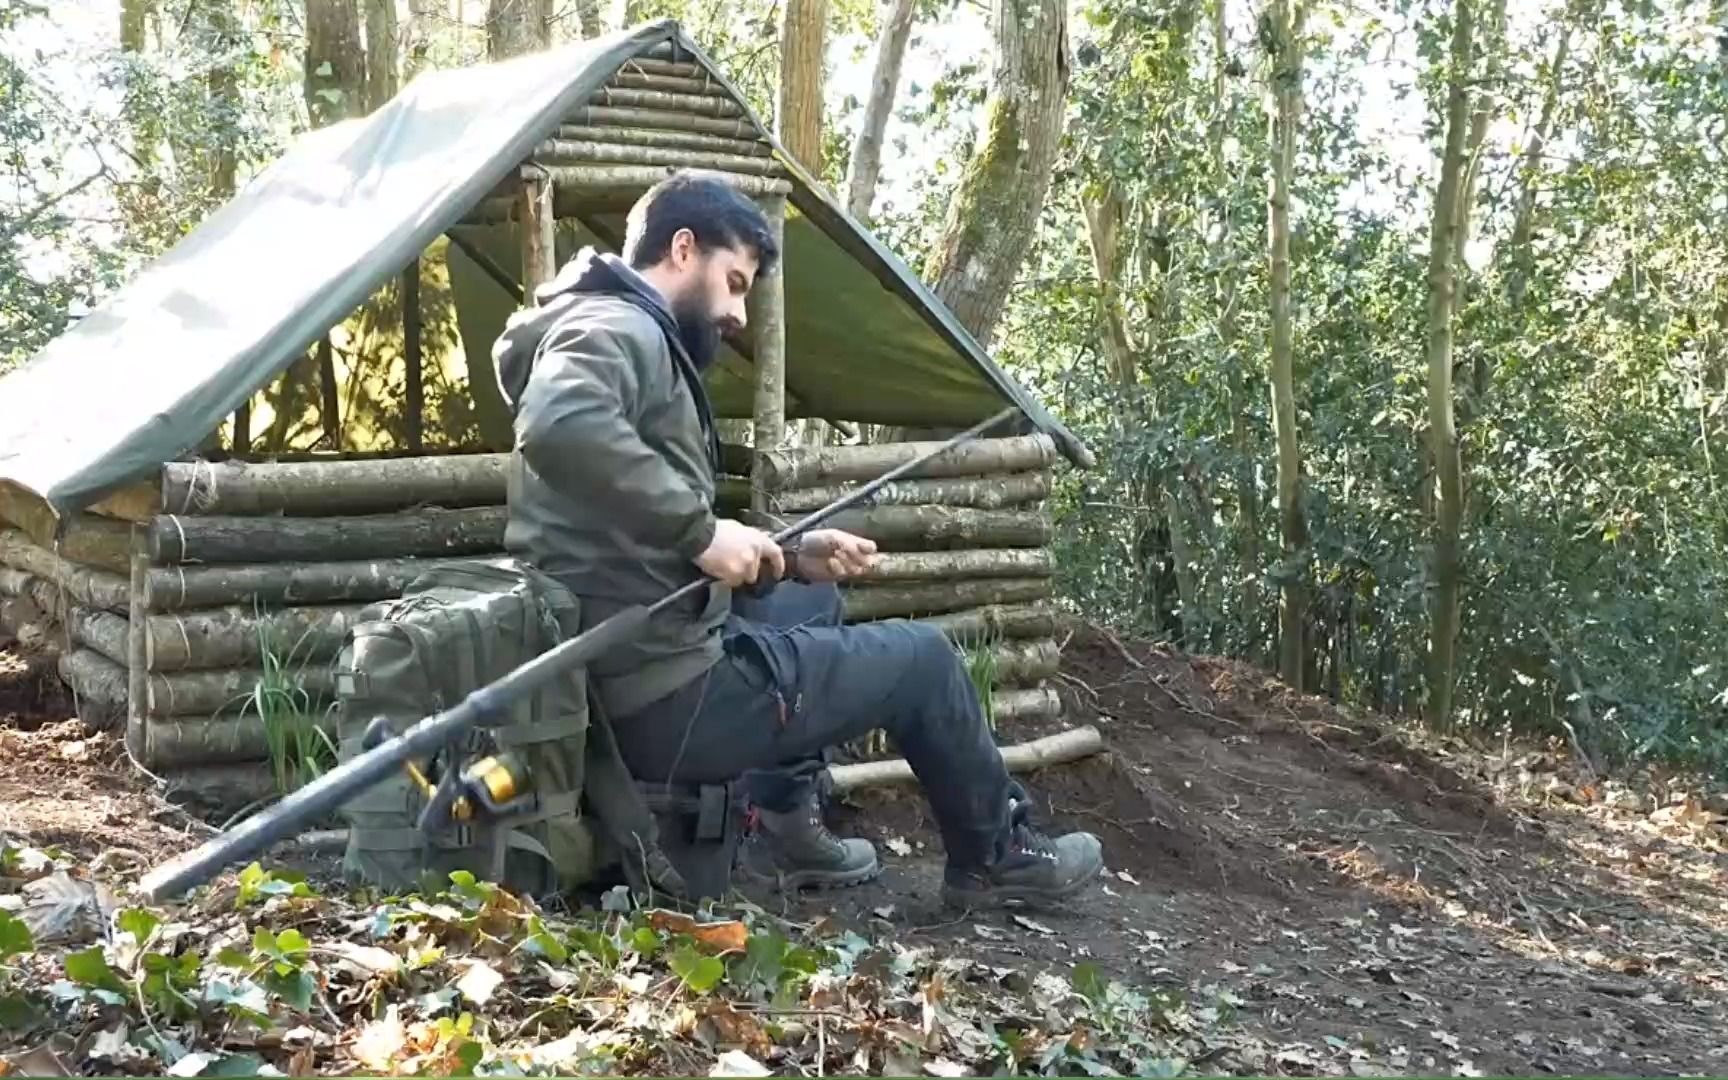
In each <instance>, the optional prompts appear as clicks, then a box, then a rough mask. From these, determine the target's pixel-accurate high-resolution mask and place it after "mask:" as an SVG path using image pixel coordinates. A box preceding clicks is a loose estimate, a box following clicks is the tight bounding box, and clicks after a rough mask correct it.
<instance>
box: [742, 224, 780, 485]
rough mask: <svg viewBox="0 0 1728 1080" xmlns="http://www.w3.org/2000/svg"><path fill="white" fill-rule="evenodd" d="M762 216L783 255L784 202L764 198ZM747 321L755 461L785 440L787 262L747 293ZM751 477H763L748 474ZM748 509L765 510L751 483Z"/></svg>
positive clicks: (758, 281)
mask: <svg viewBox="0 0 1728 1080" xmlns="http://www.w3.org/2000/svg"><path fill="white" fill-rule="evenodd" d="M762 210H763V213H764V214H766V215H767V218H768V231H769V234H770V235H771V236H773V238H774V245H775V247H777V248H779V249H781V253H782V256H784V252H785V238H786V199H785V197H784V196H769V197H768V198H765V199H763V200H762ZM747 317H748V319H749V321H750V325H751V326H752V327H754V328H755V329H754V331H753V332H752V343H753V346H754V350H753V351H754V352H755V370H756V390H755V397H754V401H753V404H752V407H751V416H752V419H753V421H754V433H753V434H754V441H755V449H756V454H757V455H758V456H760V455H762V454H764V453H767V452H769V451H772V450H775V449H777V448H778V447H779V446H780V442H781V440H782V439H784V438H785V436H786V262H785V259H784V257H782V259H781V261H780V265H779V266H777V267H776V268H775V269H774V272H773V273H770V274H769V275H768V276H767V277H763V278H759V279H758V280H757V282H756V284H755V287H754V288H752V289H751V290H750V299H749V310H748V313H747ZM752 473H753V475H755V476H761V475H764V474H763V473H762V471H761V470H753V471H752ZM750 491H751V495H750V506H751V508H752V509H754V510H760V511H765V510H767V509H768V503H769V498H768V495H769V492H768V488H767V487H766V485H764V484H762V483H759V482H756V481H754V480H753V481H752V483H751V488H750Z"/></svg>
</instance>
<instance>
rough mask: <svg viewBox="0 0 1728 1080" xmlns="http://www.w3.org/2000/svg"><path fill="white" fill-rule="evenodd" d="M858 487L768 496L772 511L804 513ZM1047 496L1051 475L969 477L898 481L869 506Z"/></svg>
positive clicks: (988, 503)
mask: <svg viewBox="0 0 1728 1080" xmlns="http://www.w3.org/2000/svg"><path fill="white" fill-rule="evenodd" d="M861 486H862V485H860V484H828V485H824V486H822V487H810V488H794V489H792V490H791V491H777V492H774V493H773V494H771V495H770V496H769V501H770V503H771V504H772V505H773V507H774V509H775V510H778V511H784V512H789V513H803V512H806V511H809V510H816V509H819V508H821V507H824V506H827V505H828V504H829V503H831V502H835V501H837V500H839V499H840V498H842V497H844V496H846V495H849V494H851V493H852V492H854V491H856V490H858V488H859V487H861ZM1049 494H1050V474H1049V473H1044V472H1026V473H1010V474H1007V475H1005V476H969V477H956V478H954V479H947V480H901V481H898V482H896V483H892V484H889V485H887V486H886V487H883V488H881V489H879V490H878V491H877V492H876V494H875V495H873V496H871V498H870V503H869V505H871V506H924V505H937V506H970V507H975V508H977V509H980V510H1000V509H1002V508H1004V507H1010V506H1024V505H1026V504H1028V503H1035V502H1039V501H1041V500H1043V499H1045V498H1047V497H1048V496H1049Z"/></svg>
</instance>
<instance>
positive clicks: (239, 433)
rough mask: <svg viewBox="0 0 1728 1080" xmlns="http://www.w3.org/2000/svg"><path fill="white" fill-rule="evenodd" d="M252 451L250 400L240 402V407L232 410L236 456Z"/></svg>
mask: <svg viewBox="0 0 1728 1080" xmlns="http://www.w3.org/2000/svg"><path fill="white" fill-rule="evenodd" d="M251 449H252V400H251V399H250V398H248V399H246V400H245V401H242V402H241V403H240V407H239V408H238V409H235V410H234V446H233V450H234V453H236V454H244V453H247V452H248V451H250V450H251Z"/></svg>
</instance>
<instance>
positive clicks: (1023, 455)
mask: <svg viewBox="0 0 1728 1080" xmlns="http://www.w3.org/2000/svg"><path fill="white" fill-rule="evenodd" d="M940 445H941V443H940V442H904V443H871V444H866V445H863V446H823V447H793V448H788V449H783V450H773V451H770V452H768V453H765V454H762V455H761V456H760V465H759V467H760V468H761V469H763V470H764V472H765V473H766V475H765V476H764V478H763V480H764V483H765V485H766V486H767V487H768V488H769V489H770V490H772V491H790V490H792V489H793V488H802V487H815V486H817V485H818V484H844V483H847V482H863V481H868V480H874V479H875V478H876V477H878V476H881V475H882V474H883V473H885V472H887V471H888V470H889V469H892V468H894V467H895V466H897V465H904V464H905V463H906V462H908V461H911V460H912V459H914V458H916V457H917V456H918V455H919V454H924V453H928V452H930V451H931V450H934V449H936V448H937V447H938V446H940ZM1055 461H1056V444H1055V443H1054V442H1053V441H1052V440H1051V439H1050V436H1048V435H1042V434H1040V435H1016V436H1013V437H1011V438H1006V439H978V440H976V441H974V442H970V443H966V444H965V445H962V446H958V447H955V448H954V449H952V450H949V451H947V452H946V453H943V454H940V455H938V456H936V457H934V458H932V459H931V460H930V461H928V462H926V463H925V464H923V465H920V466H919V467H918V468H917V469H916V470H915V471H914V472H913V473H912V476H913V477H951V476H991V475H995V474H999V473H1020V472H1028V471H1033V470H1040V469H1048V468H1049V467H1050V466H1051V465H1053V464H1054V463H1055Z"/></svg>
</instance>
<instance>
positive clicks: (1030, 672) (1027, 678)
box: [989, 640, 1062, 686]
mask: <svg viewBox="0 0 1728 1080" xmlns="http://www.w3.org/2000/svg"><path fill="white" fill-rule="evenodd" d="M1061 667H1062V650H1061V649H1059V648H1057V647H1056V643H1055V642H1054V641H1049V640H1045V641H1007V642H1003V643H1001V644H999V645H995V646H992V647H991V648H990V654H989V674H990V685H991V686H1029V685H1031V684H1033V683H1036V682H1038V681H1039V680H1041V679H1048V678H1049V677H1050V676H1052V675H1054V674H1056V672H1057V671H1059V670H1060V669H1061Z"/></svg>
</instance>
